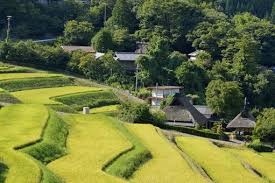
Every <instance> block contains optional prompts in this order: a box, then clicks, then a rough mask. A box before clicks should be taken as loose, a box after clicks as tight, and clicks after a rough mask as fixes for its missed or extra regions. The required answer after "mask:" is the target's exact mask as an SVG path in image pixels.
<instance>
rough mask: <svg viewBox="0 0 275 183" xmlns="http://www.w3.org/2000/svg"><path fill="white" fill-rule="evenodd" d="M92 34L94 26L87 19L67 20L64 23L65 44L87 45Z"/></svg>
mask: <svg viewBox="0 0 275 183" xmlns="http://www.w3.org/2000/svg"><path fill="white" fill-rule="evenodd" d="M93 35H94V27H93V25H92V24H91V23H89V22H87V21H83V22H77V21H75V20H71V21H68V22H67V23H66V25H65V30H64V39H65V43H66V44H71V45H85V46H87V45H89V44H90V41H91V38H92V37H93Z"/></svg>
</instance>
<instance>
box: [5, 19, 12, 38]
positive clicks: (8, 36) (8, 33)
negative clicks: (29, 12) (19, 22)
mask: <svg viewBox="0 0 275 183" xmlns="http://www.w3.org/2000/svg"><path fill="white" fill-rule="evenodd" d="M11 18H12V16H7V20H8V28H7V37H6V43H7V42H8V41H9V38H10V21H11Z"/></svg>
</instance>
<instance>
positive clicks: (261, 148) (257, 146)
mask: <svg viewBox="0 0 275 183" xmlns="http://www.w3.org/2000/svg"><path fill="white" fill-rule="evenodd" d="M247 147H249V148H251V149H254V150H255V151H257V152H272V151H273V148H272V146H270V145H266V144H263V143H262V142H260V140H254V141H253V142H252V143H250V144H248V145H247Z"/></svg>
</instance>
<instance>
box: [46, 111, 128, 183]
mask: <svg viewBox="0 0 275 183" xmlns="http://www.w3.org/2000/svg"><path fill="white" fill-rule="evenodd" d="M69 117H71V119H69V120H68V121H70V122H69V124H70V125H71V128H70V133H69V136H68V139H67V147H68V150H69V152H70V153H69V154H68V155H67V156H64V157H62V158H60V159H58V160H56V161H54V162H52V163H50V164H49V165H48V168H49V169H50V170H52V171H53V172H54V173H55V174H56V175H58V176H60V177H61V178H62V179H63V180H64V181H65V182H67V183H77V182H81V183H86V182H87V183H90V182H98V183H104V182H106V183H109V182H112V183H116V182H117V183H120V182H121V183H122V182H125V181H123V180H122V179H119V178H116V177H114V176H111V175H109V174H107V173H105V172H103V171H102V168H103V165H104V164H105V163H107V162H108V161H109V160H111V159H112V158H113V157H114V156H115V155H117V154H119V153H120V152H122V151H124V150H125V149H128V148H129V147H131V144H130V143H129V142H128V140H127V139H126V138H125V137H124V136H123V135H122V134H121V133H120V132H119V131H118V130H116V129H115V128H113V126H112V124H111V122H110V121H109V120H108V117H106V116H104V115H100V114H99V115H80V114H79V115H70V116H69ZM67 118H68V117H67Z"/></svg>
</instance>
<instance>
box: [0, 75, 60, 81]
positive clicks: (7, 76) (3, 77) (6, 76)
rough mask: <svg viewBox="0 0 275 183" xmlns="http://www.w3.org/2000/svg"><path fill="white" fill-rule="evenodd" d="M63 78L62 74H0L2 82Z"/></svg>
mask: <svg viewBox="0 0 275 183" xmlns="http://www.w3.org/2000/svg"><path fill="white" fill-rule="evenodd" d="M57 76H62V74H49V73H9V74H0V81H1V80H8V79H23V78H24V79H25V78H43V77H57Z"/></svg>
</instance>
